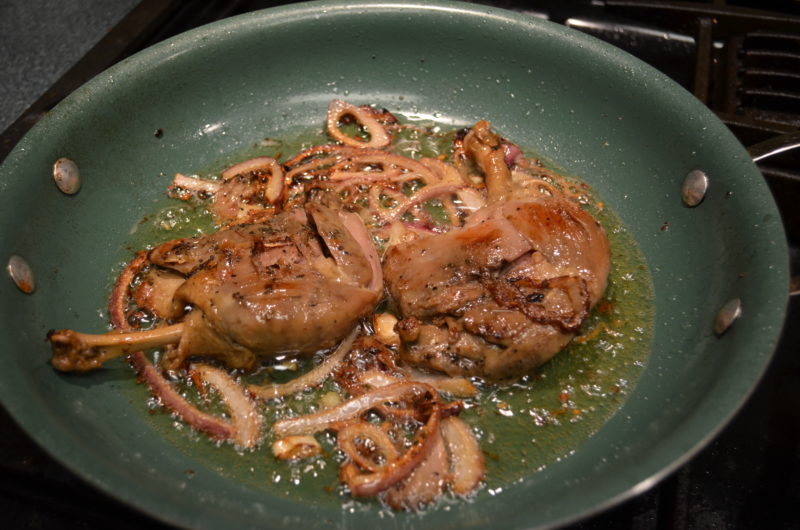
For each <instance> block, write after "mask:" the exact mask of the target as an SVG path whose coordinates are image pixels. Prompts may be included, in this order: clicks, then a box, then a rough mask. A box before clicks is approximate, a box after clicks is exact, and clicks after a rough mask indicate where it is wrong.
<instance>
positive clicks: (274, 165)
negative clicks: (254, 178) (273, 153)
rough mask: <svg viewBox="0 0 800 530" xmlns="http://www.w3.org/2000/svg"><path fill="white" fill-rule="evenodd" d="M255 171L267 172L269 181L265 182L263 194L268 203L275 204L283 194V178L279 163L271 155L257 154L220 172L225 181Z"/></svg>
mask: <svg viewBox="0 0 800 530" xmlns="http://www.w3.org/2000/svg"><path fill="white" fill-rule="evenodd" d="M256 171H263V172H265V173H269V181H268V182H267V188H266V190H265V195H266V197H267V200H268V201H269V202H270V203H272V204H275V202H276V201H277V200H278V199H280V197H281V195H282V194H283V180H284V179H283V169H282V168H281V165H280V164H278V162H277V161H276V160H275V159H274V158H272V157H269V156H259V157H256V158H251V159H250V160H245V161H244V162H239V163H238V164H235V165H233V166H231V167H229V168H228V169H226V170H225V171H223V172H222V180H225V181H227V180H230V179H232V178H233V177H235V176H236V175H243V174H247V173H254V172H256Z"/></svg>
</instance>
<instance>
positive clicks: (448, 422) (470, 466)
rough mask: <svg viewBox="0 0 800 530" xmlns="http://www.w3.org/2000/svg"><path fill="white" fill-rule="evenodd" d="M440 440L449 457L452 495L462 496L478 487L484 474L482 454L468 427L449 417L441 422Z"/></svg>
mask: <svg viewBox="0 0 800 530" xmlns="http://www.w3.org/2000/svg"><path fill="white" fill-rule="evenodd" d="M441 431H442V438H443V439H444V442H445V445H446V446H447V452H448V454H449V455H450V470H451V475H452V484H451V489H452V490H453V493H457V494H459V495H464V494H467V493H469V492H470V491H472V490H474V489H475V488H476V487H478V484H480V482H481V480H482V479H483V474H484V465H483V453H481V448H480V446H479V445H478V440H476V439H475V435H474V434H473V432H472V429H471V428H470V427H469V425H467V424H466V422H464V420H462V419H461V418H457V417H455V416H449V417H447V418H445V419H443V420H442V421H441Z"/></svg>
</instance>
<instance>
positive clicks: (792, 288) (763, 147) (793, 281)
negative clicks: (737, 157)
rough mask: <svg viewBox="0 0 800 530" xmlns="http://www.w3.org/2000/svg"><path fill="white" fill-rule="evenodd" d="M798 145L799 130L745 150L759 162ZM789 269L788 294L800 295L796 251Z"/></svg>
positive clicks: (799, 269)
mask: <svg viewBox="0 0 800 530" xmlns="http://www.w3.org/2000/svg"><path fill="white" fill-rule="evenodd" d="M798 147H800V131H794V132H790V133H787V134H782V135H780V136H775V137H773V138H770V139H768V140H764V141H763V142H759V143H757V144H755V145H751V146H750V147H748V148H747V152H748V153H749V154H750V156H751V157H752V158H753V162H756V163H758V162H761V161H762V160H766V159H767V158H769V157H771V156H775V155H779V154H781V153H784V152H786V151H790V150H792V149H796V148H798ZM789 259H790V267H791V268H790V270H791V274H792V275H791V277H790V279H789V296H798V295H800V275H798V274H797V271H800V263H798V262H799V261H800V256H798V255H797V252H790V254H789Z"/></svg>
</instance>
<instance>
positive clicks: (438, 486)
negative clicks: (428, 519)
mask: <svg viewBox="0 0 800 530" xmlns="http://www.w3.org/2000/svg"><path fill="white" fill-rule="evenodd" d="M431 437H432V438H434V439H433V440H432V441H431V448H430V452H429V454H428V457H427V458H425V460H423V461H422V462H421V463H420V464H419V465H418V466H417V468H416V469H414V471H413V472H412V473H411V475H410V476H409V477H408V478H407V479H405V480H404V481H403V482H402V483H400V484H397V485H396V486H395V487H394V488H390V489H389V490H388V491H387V492H386V502H387V503H388V504H389V506H391V507H392V508H394V509H395V510H402V509H406V510H416V509H418V508H420V507H422V506H424V505H426V504H430V503H431V502H433V501H435V500H436V499H437V498H438V497H439V496H440V495H441V494H442V492H443V491H444V487H445V485H446V484H447V483H448V482H450V462H449V459H448V457H447V450H446V449H445V446H444V441H443V439H442V435H441V433H440V430H436V431H434V432H433V433H432V435H431Z"/></svg>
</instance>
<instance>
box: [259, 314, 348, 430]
mask: <svg viewBox="0 0 800 530" xmlns="http://www.w3.org/2000/svg"><path fill="white" fill-rule="evenodd" d="M357 336H358V327H356V328H354V329H353V331H351V332H350V334H349V335H348V336H347V337H345V338H344V340H343V341H342V342H341V343H339V346H338V347H337V348H336V350H335V351H334V352H333V353H331V354H330V355H328V357H326V358H325V360H324V361H322V362H321V363H320V364H319V365H318V366H316V367H314V369H313V370H310V371H308V372H306V373H305V374H303V375H301V376H300V377H297V378H295V379H292V380H291V381H289V382H288V383H284V384H272V385H250V386H248V387H247V390H248V391H249V392H250V393H251V394H253V395H256V396H258V397H260V398H262V399H275V398H279V397H283V396H286V395H289V394H294V393H296V392H300V391H302V390H305V389H307V388H311V387H314V386H317V385H319V384H320V383H322V382H323V381H325V379H327V378H328V376H329V375H330V374H331V372H332V371H333V370H334V369H335V368H336V367H337V366H338V365H339V363H341V362H342V359H344V357H345V355H347V353H348V352H349V351H350V347H351V346H352V345H353V341H354V340H356V337H357ZM287 434H288V433H287Z"/></svg>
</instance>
